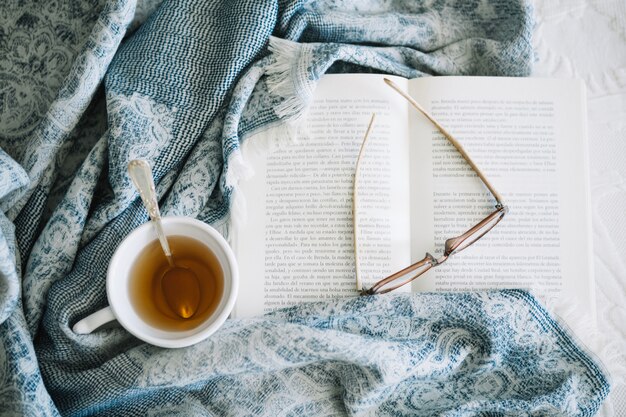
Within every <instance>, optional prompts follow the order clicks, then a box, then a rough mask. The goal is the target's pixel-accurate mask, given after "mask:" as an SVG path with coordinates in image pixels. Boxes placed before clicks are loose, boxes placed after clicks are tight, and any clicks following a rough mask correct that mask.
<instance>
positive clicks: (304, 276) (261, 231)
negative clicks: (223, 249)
mask: <svg viewBox="0 0 626 417" xmlns="http://www.w3.org/2000/svg"><path fill="white" fill-rule="evenodd" d="M394 80H395V81H397V82H398V83H403V84H404V85H405V86H406V82H407V81H406V80H405V79H402V78H394ZM372 112H376V121H375V124H374V127H373V130H372V132H371V135H370V138H369V140H368V144H367V147H366V149H365V151H364V157H363V159H362V162H361V163H362V165H361V175H360V177H359V178H360V186H359V189H360V193H359V194H360V197H359V200H358V201H359V202H360V204H359V207H358V209H357V211H358V212H359V217H360V222H359V229H360V239H359V242H360V245H361V247H360V252H359V253H360V259H361V262H360V265H361V269H362V277H363V280H364V284H371V283H372V282H373V281H374V280H378V279H381V278H384V277H385V276H387V275H389V274H391V273H393V272H395V271H397V270H399V269H401V268H402V267H404V266H406V265H407V264H408V263H409V261H410V236H409V212H408V210H409V197H408V195H409V192H408V191H409V189H408V187H409V186H408V181H409V180H408V178H409V175H408V173H409V171H408V152H407V150H408V124H407V107H406V104H405V102H403V100H402V98H401V97H399V96H398V95H397V94H395V93H394V92H392V91H391V90H390V89H389V88H388V87H386V86H385V84H384V82H383V81H382V76H380V75H372V74H359V75H355V74H351V75H327V76H325V77H324V78H323V79H322V80H321V81H320V83H319V85H318V86H317V89H316V91H315V96H314V101H313V103H312V105H311V107H310V109H309V111H308V114H307V116H306V119H305V121H304V129H303V132H304V133H303V134H301V135H300V138H299V139H298V141H297V142H295V143H289V142H288V141H283V146H280V147H279V149H277V150H275V151H274V152H271V153H269V154H264V153H260V154H259V153H255V152H253V151H252V149H251V148H250V147H246V148H244V156H245V158H246V160H247V162H248V163H249V164H250V165H251V166H252V168H253V169H254V171H255V175H254V176H253V177H252V178H251V179H250V180H248V181H244V182H243V183H242V184H241V185H240V186H241V191H242V192H243V195H244V196H245V198H246V201H247V221H246V223H245V225H244V226H242V227H239V228H238V230H237V232H236V234H237V237H236V253H237V257H238V262H239V267H240V269H241V270H240V275H241V285H240V290H239V297H238V301H237V305H236V307H235V314H236V315H237V316H238V317H247V316H252V315H255V314H261V313H266V312H269V311H272V310H274V309H276V308H282V307H287V306H291V305H294V304H296V303H299V302H305V301H319V300H324V299H328V298H333V297H347V296H356V295H358V292H357V290H356V281H355V261H354V254H353V253H354V252H353V247H354V246H353V228H352V185H353V176H354V171H355V163H356V158H357V155H358V151H359V148H360V146H361V142H362V141H363V136H364V134H365V131H366V128H367V125H368V123H369V120H370V117H371V114H372ZM277 134H278V133H277V131H276V130H272V129H270V130H268V131H266V132H264V133H263V134H262V135H256V136H254V137H251V138H249V139H248V141H249V142H248V143H250V144H253V143H254V141H268V140H269V141H270V142H272V141H275V140H276V138H273V137H272V136H274V135H277ZM251 146H253V145H251ZM406 290H410V288H408V286H407V288H406Z"/></svg>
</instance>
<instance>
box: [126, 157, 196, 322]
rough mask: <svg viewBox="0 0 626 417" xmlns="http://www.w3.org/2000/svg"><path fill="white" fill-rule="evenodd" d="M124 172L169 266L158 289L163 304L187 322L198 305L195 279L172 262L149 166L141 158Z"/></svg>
mask: <svg viewBox="0 0 626 417" xmlns="http://www.w3.org/2000/svg"><path fill="white" fill-rule="evenodd" d="M128 173H129V175H130V178H131V180H132V181H133V184H134V185H135V187H136V188H137V191H139V195H140V196H141V201H143V205H144V206H145V207H146V210H147V211H148V214H149V215H150V219H151V220H152V225H153V226H154V230H155V232H156V234H157V237H158V238H159V242H161V248H163V253H164V254H165V257H166V258H167V262H168V263H169V267H168V268H167V269H166V270H165V272H164V273H163V275H162V276H161V289H162V290H163V295H164V296H165V301H167V304H168V305H169V306H170V308H171V309H172V310H173V311H174V312H175V313H176V314H177V315H178V316H180V317H182V318H184V319H188V318H190V317H192V316H193V315H194V314H195V313H196V311H197V310H198V304H199V303H200V284H199V282H198V277H197V276H196V274H195V273H194V272H193V271H191V270H189V269H187V268H185V267H182V266H177V265H176V264H175V263H174V258H173V257H172V251H171V250H170V245H169V243H168V242H167V238H166V237H165V232H163V225H162V224H161V213H160V212H159V205H158V203H157V198H156V191H155V189H154V180H153V179H152V171H151V170H150V165H148V163H147V162H146V161H144V160H141V159H135V160H132V161H130V162H129V163H128Z"/></svg>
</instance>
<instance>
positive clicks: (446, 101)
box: [410, 77, 595, 314]
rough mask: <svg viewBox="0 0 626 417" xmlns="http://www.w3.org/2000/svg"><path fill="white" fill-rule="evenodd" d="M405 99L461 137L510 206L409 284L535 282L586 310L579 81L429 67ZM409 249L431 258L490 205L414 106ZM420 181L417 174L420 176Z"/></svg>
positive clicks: (547, 294) (540, 290) (588, 285)
mask: <svg viewBox="0 0 626 417" xmlns="http://www.w3.org/2000/svg"><path fill="white" fill-rule="evenodd" d="M410 91H411V94H412V95H413V97H415V98H416V99H417V101H418V102H420V103H421V104H422V105H423V106H424V107H425V108H426V110H427V111H429V112H430V113H431V114H432V115H433V117H434V118H435V119H436V120H437V121H438V122H439V123H440V124H441V125H442V126H444V127H445V128H446V129H447V130H448V131H449V132H450V133H451V134H452V135H453V136H454V137H455V138H456V139H457V140H459V141H460V142H461V144H462V145H463V147H464V148H465V149H466V150H467V152H468V153H469V155H470V156H471V157H472V159H473V160H474V161H475V163H476V164H477V165H478V166H479V167H480V168H481V169H482V170H483V171H484V173H485V175H486V177H487V178H488V179H489V180H490V181H491V182H492V184H493V185H494V186H495V188H496V190H498V192H499V193H500V194H502V196H503V198H504V200H505V201H504V202H505V203H506V204H507V205H508V207H509V213H508V214H507V215H506V216H505V218H504V219H503V220H502V221H501V223H500V224H498V225H497V226H496V227H495V228H494V229H493V230H492V231H491V232H489V233H488V234H487V235H485V237H483V238H482V239H481V240H480V241H478V242H477V243H476V244H474V245H473V246H470V247H469V248H468V249H466V250H465V251H463V252H461V253H459V254H455V255H453V256H452V257H451V258H450V259H449V260H448V261H447V262H446V263H445V264H443V265H441V266H438V267H437V268H434V269H433V270H432V271H430V272H429V273H428V274H427V275H426V276H425V277H424V279H420V280H417V281H415V284H414V289H416V290H419V291H425V290H446V291H457V290H480V289H488V288H526V289H532V290H534V291H535V293H536V294H538V295H539V296H540V297H541V298H543V299H546V300H549V299H552V300H554V299H568V300H572V301H573V302H574V301H575V302H577V303H578V304H577V305H578V306H579V307H581V308H584V309H585V311H588V312H590V313H591V314H593V312H594V311H595V308H594V306H593V301H594V297H593V289H594V286H593V279H592V277H593V275H592V274H593V269H592V263H591V254H592V251H591V233H590V208H589V189H588V178H589V177H588V167H587V159H586V152H587V142H586V111H585V108H584V103H585V101H584V85H583V84H582V82H579V81H576V80H549V79H528V78H526V79H524V78H489V77H464V78H461V77H436V78H429V79H416V80H412V81H411V82H410ZM410 119H411V128H412V133H411V135H412V137H411V153H412V155H413V159H414V160H417V161H419V163H418V164H415V165H412V167H413V168H414V169H413V171H412V173H411V176H412V181H413V183H414V184H419V186H420V190H415V189H413V190H412V192H413V193H414V198H413V200H412V209H411V216H412V218H411V221H412V234H413V239H414V241H413V249H412V251H413V254H412V256H413V258H414V259H421V258H422V257H423V256H424V253H425V252H426V251H429V252H431V253H433V255H435V257H439V256H440V254H441V253H442V252H443V245H444V242H445V240H446V239H448V238H451V237H455V236H458V235H460V234H462V233H463V232H465V231H466V230H468V229H469V228H470V227H471V226H473V225H474V224H476V223H478V222H479V221H480V220H482V219H483V218H484V217H485V216H486V215H487V214H489V213H490V212H491V211H493V210H494V199H493V198H492V197H491V195H490V193H489V192H488V191H487V189H486V188H485V187H484V186H483V185H482V183H481V181H480V180H479V179H478V177H477V176H476V175H475V174H474V173H473V171H472V169H471V168H470V166H469V165H468V164H467V163H466V162H465V160H463V158H462V157H461V156H460V154H459V153H458V152H457V151H456V149H454V147H453V146H452V145H451V144H450V143H449V142H448V141H447V140H446V139H445V138H444V137H443V135H441V134H440V133H439V131H438V130H437V129H436V128H435V127H434V126H433V125H432V124H431V123H430V122H428V121H427V120H426V119H425V118H424V117H423V116H421V115H420V114H419V113H417V112H416V111H413V114H411V115H410ZM425 178H426V179H427V181H424V179H425Z"/></svg>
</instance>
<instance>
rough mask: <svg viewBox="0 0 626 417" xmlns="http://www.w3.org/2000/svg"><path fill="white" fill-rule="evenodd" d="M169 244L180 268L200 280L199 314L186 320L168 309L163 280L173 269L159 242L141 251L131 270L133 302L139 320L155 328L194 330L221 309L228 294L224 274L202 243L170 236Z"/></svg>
mask: <svg viewBox="0 0 626 417" xmlns="http://www.w3.org/2000/svg"><path fill="white" fill-rule="evenodd" d="M167 240H168V242H169V244H170V248H171V250H172V257H173V258H174V262H175V264H176V266H180V267H183V268H188V269H190V270H191V271H192V272H193V273H194V274H195V275H196V277H198V284H199V287H200V302H199V304H198V309H197V311H196V313H195V314H194V315H193V316H191V317H189V318H186V319H184V318H182V317H180V316H179V315H177V314H176V313H175V312H174V311H173V310H172V309H171V308H170V306H169V305H168V303H167V301H166V297H167V296H168V294H164V292H163V291H164V289H163V287H162V285H161V277H162V276H163V274H164V273H165V271H166V270H167V269H168V268H169V265H168V263H167V259H166V258H165V255H164V254H163V250H162V249H161V245H160V244H159V241H158V239H155V240H153V241H152V242H151V243H150V244H149V245H147V246H146V247H145V248H144V249H143V250H142V251H141V253H140V254H139V256H138V257H137V259H136V260H135V263H134V265H133V266H132V268H131V271H130V274H131V277H130V279H129V282H128V285H129V293H130V298H131V302H132V305H133V307H134V308H135V310H136V311H137V314H138V315H139V317H141V318H142V319H143V320H144V321H145V322H146V323H148V324H150V325H151V326H153V327H156V328H159V329H162V330H168V331H172V330H174V331H176V330H178V331H184V330H190V329H193V328H194V327H196V326H198V325H200V324H201V323H202V322H204V321H205V320H206V319H207V318H208V317H209V316H210V315H211V314H212V313H213V312H215V310H216V309H217V307H218V305H219V303H220V300H221V298H222V296H223V293H224V273H223V271H222V267H221V265H220V263H219V261H218V260H217V257H216V256H215V255H214V254H213V252H211V250H210V249H209V248H208V247H207V246H206V245H204V244H203V243H202V242H200V241H199V240H196V239H194V238H191V237H187V236H177V235H174V236H168V237H167ZM173 290H175V288H174V289H173ZM170 295H171V294H170Z"/></svg>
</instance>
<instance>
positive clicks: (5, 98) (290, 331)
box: [0, 0, 608, 416]
mask: <svg viewBox="0 0 626 417" xmlns="http://www.w3.org/2000/svg"><path fill="white" fill-rule="evenodd" d="M0 22H1V25H0V51H1V52H2V54H0V147H1V148H2V151H1V152H0V207H1V208H2V212H3V214H0V343H1V344H2V347H1V348H0V381H2V386H1V388H0V413H2V414H6V415H38V416H40V415H58V414H63V415H90V414H101V415H175V414H181V415H186V416H191V415H206V414H226V415H242V414H266V415H277V414H289V413H291V414H297V415H300V414H309V415H317V414H340V413H356V414H359V413H378V414H393V415H398V414H419V415H432V414H437V415H475V414H481V413H486V414H489V413H492V414H493V413H495V414H498V413H500V414H502V415H511V414H523V413H530V414H532V412H535V415H563V414H568V415H591V414H593V413H594V412H595V410H596V409H597V407H598V405H599V403H600V402H601V400H602V399H603V398H604V396H606V394H607V390H608V384H607V382H606V379H605V378H604V377H603V375H602V373H601V372H600V371H599V370H598V367H597V366H596V365H595V364H594V361H593V360H592V359H590V357H589V356H588V355H587V354H585V353H583V351H582V350H581V349H580V348H579V347H577V345H576V344H575V343H573V342H572V341H571V339H570V338H569V337H568V336H567V334H566V333H565V332H563V330H562V329H561V328H560V327H558V326H557V325H556V324H555V323H554V322H553V321H552V320H551V319H550V318H549V317H548V316H547V315H546V314H545V312H543V310H542V309H541V308H540V307H539V306H537V304H536V302H535V301H534V300H533V299H532V298H529V297H528V296H527V295H526V294H525V293H519V292H502V293H498V292H496V293H482V294H456V295H416V296H412V297H405V296H399V297H379V298H363V299H358V300H337V301H335V302H329V303H326V304H315V305H311V306H301V307H298V308H294V309H291V310H287V311H283V312H279V313H276V314H273V315H270V316H267V317H262V318H258V319H256V320H247V321H243V320H231V321H229V322H228V323H227V325H225V326H224V328H223V329H221V330H220V331H219V332H218V333H217V334H216V335H215V336H214V337H211V338H210V339H209V340H207V341H206V342H203V343H201V344H199V345H197V346H194V347H191V348H188V349H179V350H164V349H159V348H155V347H152V346H148V345H144V344H142V343H140V342H139V341H138V340H137V339H135V338H134V337H132V336H131V335H130V334H128V333H127V332H126V331H125V330H123V329H122V328H120V327H117V328H112V329H106V330H101V331H98V332H95V333H93V334H91V335H77V334H74V333H73V332H72V330H71V328H72V325H73V324H74V323H75V322H76V321H77V320H79V319H80V318H83V317H85V316H86V315H88V314H90V313H92V312H94V311H96V310H98V309H100V308H102V307H103V306H104V305H106V302H107V301H106V293H105V285H104V282H105V275H106V269H107V264H108V261H109V259H110V258H111V255H112V253H113V251H114V250H115V248H116V246H117V245H118V244H119V242H120V241H121V240H122V239H123V238H124V237H125V236H126V235H127V234H128V233H130V231H131V230H133V229H134V228H135V227H137V226H138V225H140V224H141V223H143V222H145V221H146V220H147V215H146V213H145V211H144V209H143V207H142V206H141V202H140V201H139V199H138V198H137V194H136V193H135V191H134V189H133V187H132V186H131V185H130V180H129V178H128V176H127V174H126V165H127V162H128V161H129V160H130V159H134V158H143V159H146V160H148V161H149V162H150V164H151V166H152V167H153V171H154V173H155V177H156V178H155V179H156V183H157V192H158V194H159V195H160V196H161V205H162V207H163V210H162V211H163V214H165V215H174V214H177V215H186V216H193V217H196V218H199V219H201V220H203V221H205V222H207V223H210V224H212V225H214V226H215V227H216V228H218V229H219V230H221V231H222V232H223V233H224V234H226V235H227V233H228V227H227V226H228V220H229V213H230V207H231V202H232V200H233V195H234V193H235V192H236V184H237V179H238V177H239V175H241V173H242V172H243V171H244V170H245V168H246V167H245V163H244V162H243V160H242V156H241V151H240V149H241V147H240V145H241V143H242V141H245V140H246V138H247V137H249V136H250V135H251V133H253V132H255V131H258V130H259V129H262V128H266V127H267V126H269V125H271V124H275V123H278V122H279V121H280V120H281V119H296V118H297V117H298V116H299V115H300V114H301V113H302V111H303V110H304V109H305V108H306V105H307V103H308V101H309V99H310V98H311V94H312V91H313V89H314V87H315V83H316V81H317V80H318V79H319V77H321V75H322V74H323V73H324V72H326V71H380V72H387V73H393V74H397V75H402V76H405V77H416V76H420V75H426V74H433V75H446V74H484V75H519V76H522V75H527V74H528V73H529V70H530V62H531V57H532V50H531V47H530V35H531V29H532V18H531V10H530V8H529V7H528V5H526V4H525V3H524V2H521V1H513V0H510V1H498V0H486V1H480V2H475V3H474V2H472V3H468V2H461V1H459V2H457V1H435V2H401V1H398V2H388V1H382V0H380V1H359V2H354V4H352V3H350V2H335V1H317V2H313V1H296V0H292V1H290V0H281V1H269V0H267V1H254V0H245V1H244V0H242V1H237V2H233V1H216V0H213V1H201V0H186V1H182V0H171V1H170V0H165V1H163V2H159V1H145V2H142V3H139V4H138V5H136V4H135V2H134V1H132V0H101V1H90V2H88V1H86V0H81V1H71V2H64V3H61V2H56V1H55V2H53V1H49V2H48V1H46V2H36V1H33V2H13V1H11V2H5V3H4V4H3V5H2V6H0ZM272 35H273V36H272ZM505 410H506V411H505ZM521 410H525V411H521ZM529 410H530V411H529Z"/></svg>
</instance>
